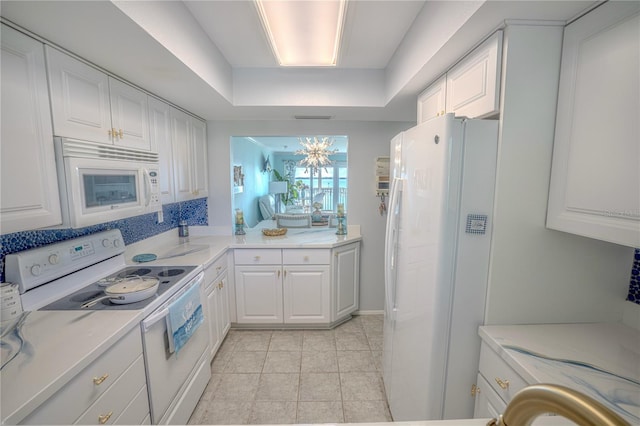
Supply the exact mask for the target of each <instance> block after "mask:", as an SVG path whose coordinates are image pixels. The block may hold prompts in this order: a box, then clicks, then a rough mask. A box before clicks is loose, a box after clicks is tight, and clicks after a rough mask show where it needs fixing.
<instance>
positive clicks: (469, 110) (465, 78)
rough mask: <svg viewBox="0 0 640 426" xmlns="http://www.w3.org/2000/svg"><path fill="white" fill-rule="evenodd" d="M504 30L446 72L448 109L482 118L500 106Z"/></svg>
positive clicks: (459, 113)
mask: <svg viewBox="0 0 640 426" xmlns="http://www.w3.org/2000/svg"><path fill="white" fill-rule="evenodd" d="M501 67H502V31H496V33H495V34H493V35H492V36H491V37H490V38H489V39H487V40H486V41H485V42H484V43H483V44H481V45H480V46H479V47H478V48H477V49H475V50H474V51H473V52H471V53H470V54H469V55H467V56H466V57H465V58H463V59H462V61H460V62H459V63H458V64H456V65H455V66H454V67H453V68H451V69H450V70H449V71H448V72H447V102H446V104H447V106H446V112H448V113H449V112H453V113H455V115H456V116H459V117H469V118H482V117H489V116H492V115H494V114H497V113H498V112H499V110H500V74H501Z"/></svg>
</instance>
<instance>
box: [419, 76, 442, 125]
mask: <svg viewBox="0 0 640 426" xmlns="http://www.w3.org/2000/svg"><path fill="white" fill-rule="evenodd" d="M446 92H447V78H446V76H442V77H441V78H439V79H438V80H437V81H436V82H435V83H433V84H432V85H431V86H429V87H428V88H427V89H426V90H425V91H424V92H422V93H421V94H420V96H419V97H418V124H420V123H424V122H425V121H427V120H431V119H432V118H435V117H438V116H440V115H443V114H444V113H445V108H446V105H445V99H446Z"/></svg>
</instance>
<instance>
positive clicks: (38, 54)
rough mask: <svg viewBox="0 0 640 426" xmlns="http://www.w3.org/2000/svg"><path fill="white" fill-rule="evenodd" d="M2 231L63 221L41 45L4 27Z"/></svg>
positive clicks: (0, 208) (6, 231) (0, 222)
mask: <svg viewBox="0 0 640 426" xmlns="http://www.w3.org/2000/svg"><path fill="white" fill-rule="evenodd" d="M0 61H1V62H0V63H1V65H2V70H1V78H2V96H1V97H0V98H1V100H2V106H1V108H2V116H1V124H0V127H1V132H2V133H1V137H2V144H1V145H0V147H1V154H0V155H1V158H0V160H1V162H2V163H1V167H2V178H1V179H0V180H1V181H2V183H1V185H2V188H1V191H2V193H1V203H0V204H1V206H0V224H1V226H2V233H3V234H7V233H10V232H17V231H25V230H28V229H35V228H42V227H45V226H51V225H58V224H60V223H62V216H61V213H60V198H59V194H58V181H57V179H56V161H55V156H54V151H53V131H52V128H51V118H50V112H49V93H48V91H47V76H46V71H45V60H44V48H43V45H42V43H39V42H37V41H36V40H34V39H32V38H30V37H27V36H26V35H24V34H22V33H20V32H18V31H16V30H14V29H12V28H9V27H7V26H5V25H2V56H1V59H0Z"/></svg>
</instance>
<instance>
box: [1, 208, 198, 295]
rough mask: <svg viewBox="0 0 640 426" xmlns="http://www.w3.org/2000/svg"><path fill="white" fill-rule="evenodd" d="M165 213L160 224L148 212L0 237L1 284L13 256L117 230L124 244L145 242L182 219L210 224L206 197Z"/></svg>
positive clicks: (191, 222) (166, 209)
mask: <svg viewBox="0 0 640 426" xmlns="http://www.w3.org/2000/svg"><path fill="white" fill-rule="evenodd" d="M162 213H163V216H164V221H163V222H162V223H158V215H157V213H149V214H144V215H141V216H135V217H130V218H128V219H121V220H116V221H113V222H106V223H101V224H99V225H94V226H88V227H86V228H79V229H71V228H63V229H38V230H34V231H23V232H15V233H13V234H4V235H0V282H2V281H4V258H5V256H6V255H7V254H10V253H15V252H18V251H23V250H29V249H32V248H36V247H41V246H44V245H47V244H52V243H57V242H60V241H64V240H69V239H71V238H77V237H81V236H84V235H89V234H94V233H96V232H100V231H106V230H108V229H114V228H117V229H119V230H120V232H122V238H123V239H124V243H125V244H126V245H129V244H131V243H135V242H136V241H140V240H144V239H145V238H149V237H152V236H154V235H157V234H161V233H163V232H166V231H168V230H170V229H173V228H177V227H178V222H179V221H180V220H186V221H187V224H189V225H192V226H196V225H199V226H203V225H207V224H208V216H207V198H199V199H197V200H191V201H183V202H179V203H172V204H166V205H164V206H162Z"/></svg>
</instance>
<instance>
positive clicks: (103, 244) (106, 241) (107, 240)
mask: <svg viewBox="0 0 640 426" xmlns="http://www.w3.org/2000/svg"><path fill="white" fill-rule="evenodd" d="M109 246H111V241H110V240H109V239H108V238H105V239H104V240H102V247H109Z"/></svg>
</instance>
